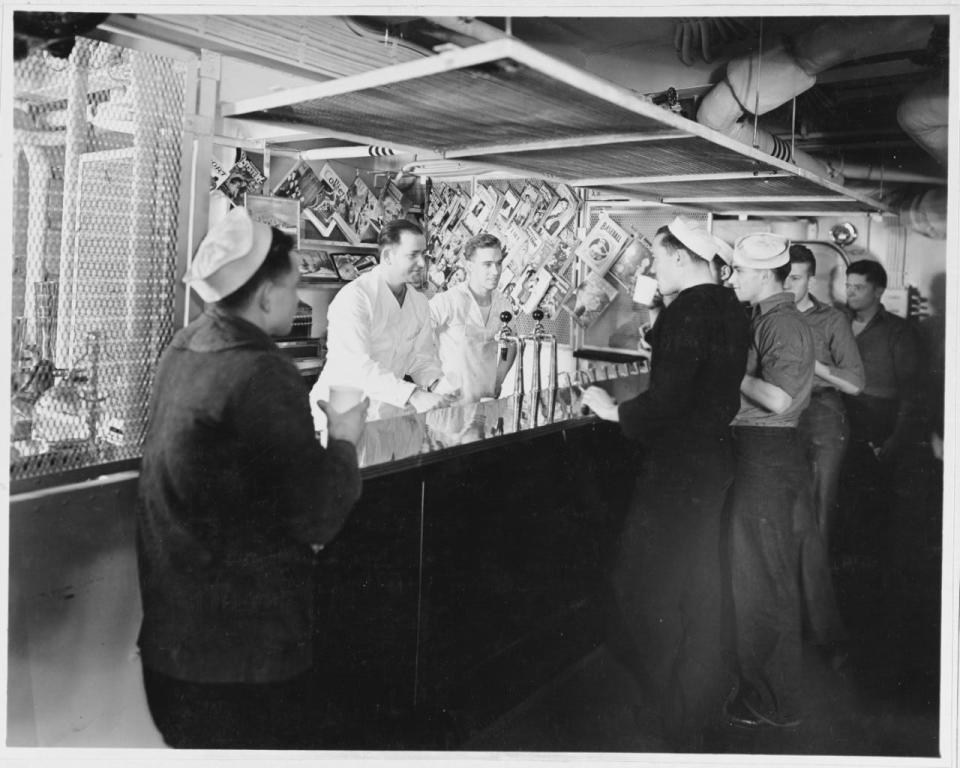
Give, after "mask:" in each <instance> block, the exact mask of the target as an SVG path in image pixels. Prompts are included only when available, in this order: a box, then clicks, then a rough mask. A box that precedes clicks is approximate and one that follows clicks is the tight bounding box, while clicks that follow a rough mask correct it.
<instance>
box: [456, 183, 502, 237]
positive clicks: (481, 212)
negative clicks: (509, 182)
mask: <svg viewBox="0 0 960 768" xmlns="http://www.w3.org/2000/svg"><path fill="white" fill-rule="evenodd" d="M495 210H496V209H495V208H494V207H493V199H492V196H491V194H490V192H489V191H488V190H487V189H486V188H485V187H478V188H477V191H476V192H475V193H474V195H473V197H472V198H471V199H470V204H469V205H468V206H467V212H466V215H465V216H464V218H463V223H464V224H465V225H466V227H467V229H469V230H470V232H471V234H474V235H475V234H477V233H478V232H480V231H481V230H482V229H483V228H484V226H485V225H486V223H487V220H488V219H489V218H490V216H491V215H492V214H493V212H494V211H495Z"/></svg>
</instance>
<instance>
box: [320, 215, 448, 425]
mask: <svg viewBox="0 0 960 768" xmlns="http://www.w3.org/2000/svg"><path fill="white" fill-rule="evenodd" d="M378 245H379V248H380V264H379V265H377V266H376V267H375V268H374V269H372V270H370V271H369V272H367V273H365V274H363V275H360V277H358V278H357V279H356V280H354V281H353V282H351V283H350V284H349V285H346V286H344V287H343V288H342V289H341V290H340V292H339V293H338V294H337V295H336V297H335V298H334V300H333V301H332V302H330V308H329V309H328V310H327V361H326V364H325V365H324V367H323V370H322V371H321V372H320V377H319V378H318V379H317V383H316V384H315V385H314V386H313V390H312V391H311V393H310V401H311V403H312V404H313V417H314V423H315V424H316V425H317V427H318V428H321V427H322V426H323V424H324V423H325V417H324V415H323V413H322V412H321V411H320V409H319V408H318V407H317V405H316V402H317V400H327V399H328V397H329V392H330V387H331V386H335V385H340V386H352V387H357V388H358V389H362V390H363V394H364V395H365V396H366V397H369V398H370V411H369V418H370V419H378V418H379V419H382V418H389V417H390V416H394V415H398V414H400V413H402V412H403V411H404V410H408V409H410V408H413V409H415V410H417V411H429V410H431V409H433V408H438V407H440V406H442V405H445V404H446V403H448V402H450V398H449V397H448V396H445V395H441V394H439V393H437V392H435V391H434V390H435V389H436V388H437V385H438V384H439V383H440V380H441V378H442V375H443V373H442V370H441V368H440V361H439V360H438V359H437V356H436V350H435V347H434V339H433V329H432V327H431V324H430V310H429V306H428V303H427V299H426V297H425V296H423V295H422V294H421V293H419V292H417V291H416V290H415V289H414V286H415V285H418V284H419V283H420V282H421V281H422V280H423V275H424V272H425V271H426V260H425V256H424V251H425V250H426V240H425V238H424V236H423V230H421V229H420V227H419V226H417V225H416V224H414V223H413V222H412V221H408V220H406V219H397V220H395V221H391V222H388V223H387V224H386V225H385V226H384V227H383V229H382V230H381V231H380V237H379V240H378ZM405 376H409V377H410V378H411V379H412V380H413V381H412V382H410V381H406V380H405V379H404V377H405Z"/></svg>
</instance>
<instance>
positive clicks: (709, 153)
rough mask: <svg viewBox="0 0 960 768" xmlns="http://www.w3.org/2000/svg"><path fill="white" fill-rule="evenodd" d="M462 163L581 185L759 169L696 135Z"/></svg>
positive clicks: (499, 155)
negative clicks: (599, 180) (612, 179)
mask: <svg viewBox="0 0 960 768" xmlns="http://www.w3.org/2000/svg"><path fill="white" fill-rule="evenodd" d="M458 157H459V155H458ZM462 159H464V160H468V161H473V162H482V163H489V164H491V165H501V166H505V167H511V168H516V169H519V170H523V171H527V172H529V173H534V174H537V175H543V176H555V177H557V178H561V179H564V180H576V181H582V180H589V179H591V178H594V177H597V176H602V177H604V178H609V177H617V178H624V177H631V176H669V175H683V174H689V173H735V172H748V173H749V172H752V171H753V170H754V167H755V162H754V161H753V160H751V159H750V158H748V157H744V156H743V155H741V154H739V153H737V152H734V151H733V150H729V149H727V148H726V147H718V146H716V145H712V144H710V143H709V142H707V141H705V140H704V139H700V138H698V137H696V136H690V135H687V136H682V135H678V136H677V137H675V138H672V139H652V140H649V141H634V142H617V143H613V144H605V145H600V146H582V147H576V148H575V149H570V148H561V149H540V150H527V151H514V152H496V153H490V154H483V155H479V154H474V155H469V156H466V157H463V158H462ZM768 168H769V166H766V165H764V169H768ZM638 169H642V173H637V171H638ZM598 170H599V173H598ZM585 186H593V185H592V184H587V185H585Z"/></svg>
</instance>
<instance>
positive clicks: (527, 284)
mask: <svg viewBox="0 0 960 768" xmlns="http://www.w3.org/2000/svg"><path fill="white" fill-rule="evenodd" d="M536 284H537V270H535V269H527V268H525V269H524V270H523V271H522V272H520V273H519V275H518V277H517V279H516V280H515V281H514V283H513V291H512V292H511V294H510V295H511V296H512V297H513V300H514V302H515V303H516V305H517V306H518V307H523V305H524V304H525V303H526V301H527V299H529V298H530V294H531V293H533V289H534V287H535V286H536Z"/></svg>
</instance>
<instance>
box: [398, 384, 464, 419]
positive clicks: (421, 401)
mask: <svg viewBox="0 0 960 768" xmlns="http://www.w3.org/2000/svg"><path fill="white" fill-rule="evenodd" d="M457 396H458V393H456V392H454V393H451V394H447V395H441V394H439V393H437V392H427V390H425V389H420V388H419V387H418V388H417V389H415V390H413V394H411V395H410V399H409V400H408V401H407V403H409V404H410V405H411V406H413V408H414V409H415V410H416V411H417V412H418V413H424V412H425V411H432V410H433V409H434V408H446V407H447V406H448V405H453V403H455V402H456V401H457Z"/></svg>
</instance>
